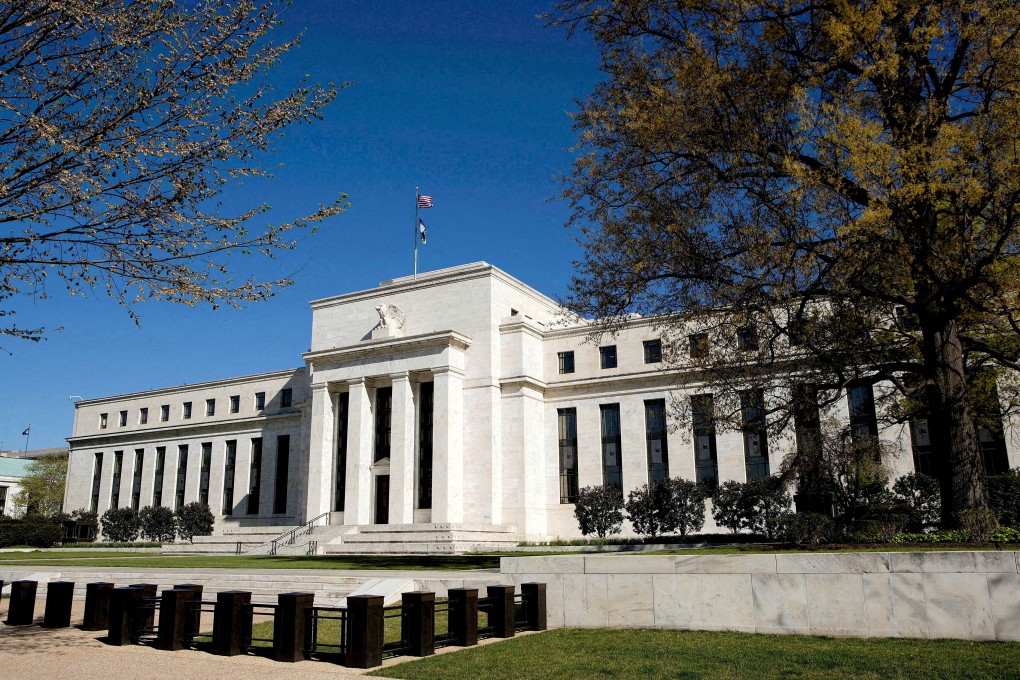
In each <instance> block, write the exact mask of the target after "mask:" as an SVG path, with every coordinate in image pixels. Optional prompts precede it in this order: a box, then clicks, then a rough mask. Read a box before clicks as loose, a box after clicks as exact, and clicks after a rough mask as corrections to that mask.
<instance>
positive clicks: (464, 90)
mask: <svg viewBox="0 0 1020 680" xmlns="http://www.w3.org/2000/svg"><path fill="white" fill-rule="evenodd" d="M550 4H551V3H549V2H530V1H520V0H514V2H508V3H491V2H487V1H483V0H476V1H470V2H465V1H463V0H462V1H459V2H453V1H437V0H430V1H429V2H412V1H410V0H408V1H406V2H396V1H390V0H354V1H345V2H339V1H333V0H300V1H299V2H296V3H295V4H294V5H293V6H292V7H290V8H289V9H288V10H287V12H286V14H285V16H284V20H285V25H284V26H283V27H282V28H281V29H280V31H279V32H278V34H277V35H279V36H280V37H284V36H286V37H290V36H292V35H294V34H295V33H297V32H299V31H302V30H303V31H304V38H303V42H302V45H301V47H300V48H299V49H298V50H296V51H294V52H292V53H290V54H289V55H287V57H286V59H285V61H284V62H283V63H282V64H281V65H280V67H279V68H278V69H277V70H276V71H275V72H274V81H276V82H278V83H280V87H281V88H282V87H283V86H285V84H286V83H287V82H292V81H293V80H294V79H295V78H297V77H300V76H301V75H304V74H308V75H309V77H310V79H311V80H313V81H319V82H337V83H339V82H343V81H353V85H352V86H351V87H350V88H349V89H347V90H345V91H343V92H341V93H340V95H339V97H338V99H337V101H336V102H334V103H333V104H332V105H331V106H330V107H329V108H328V109H327V110H326V112H325V120H323V121H319V122H317V123H315V124H313V125H309V126H303V127H300V128H296V129H293V130H291V131H288V133H287V135H286V137H284V138H283V139H281V140H280V141H279V143H277V145H276V149H277V152H276V153H275V154H273V155H272V156H270V157H268V158H266V159H265V164H266V166H267V167H272V168H273V172H274V174H275V177H274V179H272V180H253V181H248V182H245V183H243V184H240V183H239V184H238V185H236V186H232V187H231V188H230V190H229V191H228V192H227V194H225V196H224V199H225V202H226V204H227V205H235V206H242V205H251V204H256V203H258V202H260V201H265V202H267V203H269V204H270V205H271V206H273V211H272V212H271V213H270V214H269V215H268V217H266V218H265V219H267V220H269V221H273V222H279V221H283V220H284V219H287V218H291V217H294V216H296V215H300V214H306V213H308V212H311V211H312V210H313V209H314V207H315V206H316V205H318V203H320V202H329V201H331V200H332V199H333V198H334V197H335V196H336V195H338V194H339V193H341V192H345V193H347V194H349V196H350V201H351V210H350V212H348V213H347V214H345V215H342V216H340V217H337V218H334V219H332V220H330V221H329V222H327V223H324V224H323V225H322V226H321V228H320V229H319V231H318V233H316V234H315V235H313V236H311V237H309V238H307V239H306V240H304V241H303V242H302V243H301V245H300V246H299V248H298V249H297V251H295V252H292V253H287V254H286V255H285V256H284V257H281V258H280V259H279V260H277V261H275V262H269V263H267V262H265V261H261V260H252V259H240V258H239V259H237V261H236V265H235V267H236V269H237V270H238V271H239V272H255V273H257V274H258V275H260V276H264V277H273V278H275V277H279V276H286V275H292V276H293V278H294V281H295V283H294V285H293V286H291V287H290V288H287V289H286V290H284V291H283V292H281V293H280V294H279V295H278V296H277V297H275V298H274V299H273V300H271V301H269V302H267V303H262V304H258V305H252V306H249V307H247V308H245V309H242V310H233V309H219V310H215V311H213V310H209V309H206V308H195V309H192V308H188V307H184V306H180V305H171V304H168V303H156V302H146V303H142V304H140V305H138V306H137V307H136V311H137V312H138V313H139V314H140V315H141V327H140V328H139V327H136V326H135V325H134V323H133V322H132V321H131V320H130V319H129V318H128V316H127V314H126V313H125V312H124V310H123V309H122V308H120V307H119V306H118V305H117V304H115V303H114V302H113V301H112V300H110V299H109V298H107V297H106V296H105V294H99V295H96V296H94V297H92V298H89V299H84V300H83V299H78V298H67V297H65V296H63V295H61V294H58V292H57V291H53V293H54V294H53V296H52V297H51V298H49V299H47V300H39V301H33V300H28V299H25V300H21V301H19V307H18V312H19V315H18V323H19V325H25V326H28V325H33V324H46V325H48V326H52V327H58V326H60V327H62V330H60V331H55V332H52V333H50V335H49V337H48V339H47V340H46V341H45V342H42V343H38V344H35V343H27V342H17V341H10V340H8V341H6V342H5V345H4V346H5V349H6V350H7V351H8V352H10V355H7V354H0V385H2V386H3V392H2V393H3V395H4V402H5V403H4V407H3V408H2V409H0V448H4V449H21V448H23V447H24V445H25V438H24V437H22V436H21V433H22V431H23V430H24V429H25V428H26V427H28V426H29V424H31V427H32V433H31V438H30V440H29V447H30V448H43V447H50V446H61V445H63V444H64V438H65V437H67V436H69V435H70V433H71V426H72V422H73V417H74V408H73V406H72V404H71V401H70V399H69V397H71V396H82V397H85V398H93V397H100V396H108V395H115V394H121V393H125V392H133V391H139V390H147V389H152V388H157V387H165V386H171V385H179V384H184V383H194V382H201V381H204V380H214V379H218V378H227V377H231V376H237V375H247V374H251V373H259V372H263V371H271V370H277V369H282V368H289V367H296V366H300V365H302V361H301V356H300V355H301V353H302V352H303V351H305V350H306V349H307V348H308V340H309V334H310V331H311V313H310V310H309V307H308V301H309V300H313V299H317V298H321V297H326V296H329V295H336V294H340V293H346V292H350V291H353V290H360V289H364V288H370V287H373V286H375V285H377V284H378V282H379V281H381V280H384V279H388V278H392V277H395V276H403V275H407V274H410V273H411V270H412V253H413V251H412V247H413V241H412V238H413V229H414V189H415V186H416V185H420V187H421V191H422V193H424V194H429V195H431V196H432V197H433V199H434V205H435V207H434V208H432V209H431V210H426V211H423V213H422V215H423V218H424V219H425V221H426V223H427V225H428V230H429V231H428V237H429V242H428V244H427V245H426V246H423V247H422V248H421V250H420V251H419V257H420V265H419V268H420V270H421V271H427V270H431V269H439V268H442V267H448V266H453V265H457V264H463V263H466V262H474V261H477V260H485V261H488V262H491V263H492V264H495V265H497V266H499V267H501V268H503V269H505V270H506V271H508V272H509V273H510V274H513V275H514V276H517V277H518V278H520V279H522V280H524V281H525V282H527V283H529V284H531V285H533V286H535V287H537V288H538V289H540V290H542V291H543V292H545V293H549V294H552V295H558V294H562V293H563V292H565V288H566V284H567V282H568V280H569V276H570V261H571V259H572V258H574V257H576V256H577V254H578V246H577V245H576V244H575V243H574V242H573V241H572V239H571V236H570V232H569V231H568V230H567V229H566V228H565V227H564V223H565V222H566V219H567V217H568V214H569V213H568V206H567V205H566V204H565V203H564V202H563V201H562V200H560V199H558V198H556V197H557V195H558V193H559V191H560V187H559V184H558V182H557V179H556V178H557V176H559V175H563V174H565V173H567V172H568V171H569V169H570V165H571V161H572V158H573V154H572V152H571V151H570V150H569V147H571V146H572V145H573V144H574V143H575V141H576V134H575V132H574V131H573V130H572V127H571V125H572V123H571V120H570V118H569V115H568V114H569V112H572V111H575V110H576V108H577V106H576V104H575V103H574V99H575V98H578V97H583V96H585V95H586V94H587V93H588V92H590V91H591V89H592V87H593V86H594V84H595V83H596V82H597V81H598V80H599V72H598V61H597V55H596V53H595V51H594V48H593V47H592V45H591V43H590V42H589V41H588V40H587V39H586V38H585V36H575V37H574V38H572V39H571V40H569V41H568V40H567V39H566V36H565V34H564V33H563V31H561V30H557V29H546V28H544V27H543V23H542V21H541V20H539V19H537V18H536V15H538V14H540V13H542V12H545V11H549V9H550Z"/></svg>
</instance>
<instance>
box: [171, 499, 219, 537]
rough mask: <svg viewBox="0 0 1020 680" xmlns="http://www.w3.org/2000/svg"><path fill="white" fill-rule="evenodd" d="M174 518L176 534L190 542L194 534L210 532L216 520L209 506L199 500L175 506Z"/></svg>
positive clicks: (202, 534) (208, 533) (201, 534)
mask: <svg viewBox="0 0 1020 680" xmlns="http://www.w3.org/2000/svg"><path fill="white" fill-rule="evenodd" d="M174 519H175V520H176V521H177V535H178V536H180V537H181V538H182V539H186V540H188V541H190V542H191V543H194V542H195V540H194V539H195V536H209V535H210V534H212V532H213V525H214V524H215V521H216V518H215V517H213V514H212V510H210V509H209V506H208V505H207V504H205V503H201V502H199V501H194V502H192V503H188V504H187V505H182V506H181V507H179V508H177V511H176V512H175V513H174Z"/></svg>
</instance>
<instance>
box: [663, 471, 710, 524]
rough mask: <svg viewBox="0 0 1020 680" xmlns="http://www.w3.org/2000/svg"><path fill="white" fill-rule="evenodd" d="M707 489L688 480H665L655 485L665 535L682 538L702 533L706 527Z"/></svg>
mask: <svg viewBox="0 0 1020 680" xmlns="http://www.w3.org/2000/svg"><path fill="white" fill-rule="evenodd" d="M706 495H707V492H706V490H705V487H704V486H702V485H701V484H698V483H697V482H692V481H690V480H688V479H680V478H678V477H677V478H672V479H664V480H662V481H661V482H659V483H658V484H656V485H655V491H654V496H655V503H656V506H657V507H658V509H659V514H660V517H661V524H662V531H663V533H674V532H676V533H678V534H680V536H682V537H686V536H687V535H688V534H691V533H694V532H697V531H701V527H703V526H704V525H705V497H706Z"/></svg>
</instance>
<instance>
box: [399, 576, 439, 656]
mask: <svg viewBox="0 0 1020 680" xmlns="http://www.w3.org/2000/svg"><path fill="white" fill-rule="evenodd" d="M402 604H403V605H404V615H403V616H402V617H401V619H402V621H403V623H404V626H405V628H404V631H403V633H404V635H403V637H404V639H405V640H407V642H408V644H409V645H410V646H411V651H410V652H409V654H410V655H411V656H432V655H433V654H435V653H436V637H435V634H436V594H435V593H430V592H427V591H423V590H416V591H414V592H410V593H404V594H403V596H402Z"/></svg>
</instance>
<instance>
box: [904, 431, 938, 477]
mask: <svg viewBox="0 0 1020 680" xmlns="http://www.w3.org/2000/svg"><path fill="white" fill-rule="evenodd" d="M910 446H911V449H913V451H912V453H913V454H914V472H920V473H921V474H925V475H930V476H932V477H936V476H937V472H938V470H937V469H936V467H935V447H934V446H932V443H931V431H930V430H929V429H928V419H927V418H911V419H910Z"/></svg>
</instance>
